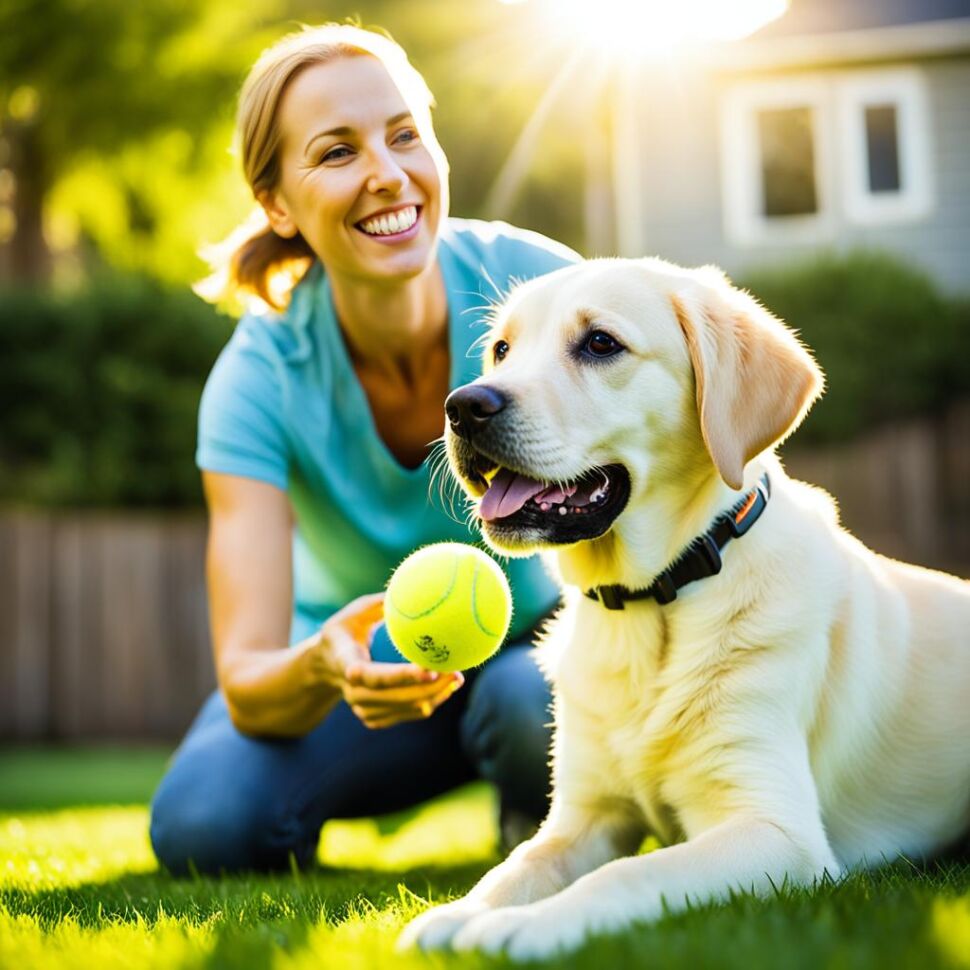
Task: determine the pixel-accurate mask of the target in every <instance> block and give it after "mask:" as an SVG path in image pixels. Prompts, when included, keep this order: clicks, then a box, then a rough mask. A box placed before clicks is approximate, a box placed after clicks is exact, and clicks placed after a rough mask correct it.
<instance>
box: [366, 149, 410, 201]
mask: <svg viewBox="0 0 970 970" xmlns="http://www.w3.org/2000/svg"><path fill="white" fill-rule="evenodd" d="M408 181H409V179H408V176H407V173H406V172H405V171H404V169H403V168H401V166H400V165H398V163H397V160H396V159H395V158H394V156H393V155H392V154H391V152H389V151H387V150H386V149H385V150H383V151H377V152H375V153H374V155H373V160H372V162H371V172H370V175H369V176H368V179H367V190H368V191H369V192H373V193H375V194H377V193H390V194H391V195H397V194H398V193H400V192H401V191H403V190H404V189H405V188H406V187H407V184H408Z"/></svg>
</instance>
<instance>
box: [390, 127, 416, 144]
mask: <svg viewBox="0 0 970 970" xmlns="http://www.w3.org/2000/svg"><path fill="white" fill-rule="evenodd" d="M417 140H418V133H417V132H416V131H415V130H414V129H413V128H405V129H404V130H403V131H399V132H398V133H397V134H396V135H395V136H394V143H395V144H397V145H409V144H410V143H411V142H413V141H417Z"/></svg>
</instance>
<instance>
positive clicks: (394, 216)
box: [151, 25, 577, 872]
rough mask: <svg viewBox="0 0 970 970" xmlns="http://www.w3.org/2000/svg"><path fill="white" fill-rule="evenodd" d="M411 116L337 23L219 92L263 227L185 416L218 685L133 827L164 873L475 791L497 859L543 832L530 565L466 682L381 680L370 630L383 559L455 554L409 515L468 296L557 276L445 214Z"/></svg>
mask: <svg viewBox="0 0 970 970" xmlns="http://www.w3.org/2000/svg"><path fill="white" fill-rule="evenodd" d="M431 105H432V98H431V94H430V92H429V91H428V88H427V86H426V85H425V83H424V81H423V79H422V78H421V76H420V75H419V74H418V73H417V71H415V69H414V68H413V67H412V66H411V65H410V64H409V63H408V60H407V57H406V56H405V54H404V52H403V51H402V50H401V48H400V47H398V46H397V45H396V44H394V43H393V41H391V40H389V39H388V38H387V37H384V36H382V35H379V34H375V33H372V32H370V31H366V30H362V29H360V28H357V27H350V26H344V25H326V26H323V27H318V28H307V29H306V30H304V31H302V32H300V33H297V34H293V35H290V36H289V37H285V38H283V40H281V41H280V42H279V43H278V44H277V45H275V46H274V47H272V48H270V49H269V50H268V51H266V52H265V53H264V54H263V56H262V57H261V58H260V60H259V61H258V62H257V64H256V66H255V67H254V68H253V70H252V72H251V74H250V76H249V77H248V79H247V80H246V83H245V85H244V87H243V90H242V94H241V98H240V105H239V115H238V129H239V136H240V148H241V152H240V154H241V156H242V162H243V169H244V172H245V174H246V178H247V181H248V182H249V185H250V187H251V188H252V191H253V195H254V197H255V199H256V201H257V203H258V204H259V209H258V212H259V221H258V222H257V223H250V224H247V225H246V226H245V227H243V230H242V231H241V235H240V236H239V237H238V238H234V239H233V240H232V245H231V247H230V251H229V253H228V258H227V261H226V264H225V266H224V267H223V269H224V275H223V277H222V279H221V283H220V285H221V289H222V291H223V292H224V293H230V294H235V295H242V296H244V297H249V298H252V297H258V298H259V302H258V304H256V305H255V306H254V307H252V309H251V311H250V312H248V313H246V315H245V316H244V317H243V318H242V320H241V321H240V323H239V325H238V327H237V328H236V331H235V333H234V335H233V337H232V339H231V340H230V341H229V343H228V345H227V346H226V347H225V349H224V350H223V352H222V354H221V355H220V357H219V360H218V361H217V362H216V364H215V367H214V368H213V370H212V373H211V375H210V376H209V379H208V382H207V383H206V387H205V391H204V393H203V396H202V403H201V407H200V414H199V445H198V451H197V455H196V462H197V464H198V466H199V468H200V469H201V470H202V475H203V484H204V487H205V495H206V501H207V504H208V507H209V512H210V532H209V544H208V552H207V579H208V594H209V606H210V617H211V625H212V636H213V647H214V653H215V659H216V670H217V674H218V680H219V687H220V689H219V691H218V692H216V693H215V694H214V695H213V696H212V697H211V698H210V699H209V701H208V702H207V703H206V705H205V707H204V709H203V711H202V713H201V714H200V715H199V717H198V719H197V720H196V723H195V724H194V725H193V726H192V728H191V729H190V731H189V734H188V737H187V738H186V740H185V742H184V743H183V745H182V747H181V748H180V749H179V752H178V754H177V756H176V758H175V760H174V762H173V764H172V766H171V769H170V770H169V772H168V774H167V775H166V777H165V779H164V780H163V782H162V784H161V787H160V788H159V790H158V792H157V794H156V796H155V800H154V804H153V807H152V827H151V833H152V842H153V845H154V847H155V851H156V853H157V854H158V856H159V858H160V859H161V860H162V862H163V863H165V864H166V865H167V866H168V867H169V868H170V869H172V870H173V871H176V872H184V871H187V870H189V869H190V867H191V866H192V865H194V866H195V868H197V869H199V870H201V871H216V870H219V869H240V868H280V867H285V866H287V865H288V864H289V859H290V858H291V857H293V858H295V859H296V861H297V862H298V863H299V864H307V863H309V862H310V861H311V860H312V858H313V856H314V849H315V847H316V843H317V838H318V835H319V832H320V827H321V825H322V824H323V822H324V821H325V820H326V819H328V818H333V817H341V818H347V817H355V816H360V815H375V814H381V813H385V812H389V811H394V810H396V809H400V808H404V807H408V806H411V805H414V804H416V803H418V802H421V801H423V800H425V799H427V798H429V797H431V796H433V795H436V794H438V793H440V792H442V791H445V790H448V789H450V788H454V787H456V786H458V785H460V784H463V783H464V782H466V781H470V780H472V779H474V778H478V777H484V778H486V779H488V780H489V781H491V782H493V783H494V784H495V785H496V786H497V788H498V790H499V795H500V799H499V802H500V808H501V812H502V816H503V820H504V830H505V838H506V840H507V842H508V843H512V842H514V841H516V840H517V839H518V838H521V837H522V836H523V835H524V834H525V833H526V829H527V828H528V827H530V826H533V825H535V824H536V823H537V822H538V821H539V820H540V819H541V817H542V815H543V814H544V812H545V808H546V804H547V793H548V789H549V774H548V771H549V769H548V743H549V730H548V727H547V725H548V721H549V711H548V704H549V690H548V687H547V685H546V683H545V681H544V680H543V678H542V676H541V674H540V673H539V671H538V668H537V666H536V664H535V661H534V659H533V655H532V651H531V650H529V649H528V647H529V643H530V639H531V634H532V631H533V629H534V628H535V626H536V625H537V624H538V623H539V622H540V621H541V620H542V619H543V618H544V617H545V616H546V615H547V614H548V613H549V611H550V610H551V609H552V608H553V606H554V605H555V603H556V600H557V595H558V594H557V591H556V589H555V587H554V586H553V585H552V583H551V582H550V581H549V579H548V578H547V577H546V576H545V573H544V572H543V570H542V568H541V566H540V565H539V564H538V563H537V562H536V561H534V560H522V561H521V562H516V563H514V564H511V565H510V566H509V567H508V573H509V578H510V581H511V585H512V589H513V593H514V597H515V617H514V620H513V624H512V628H511V631H510V635H509V639H510V640H511V641H512V642H511V643H510V644H508V645H507V646H505V647H504V649H502V650H501V651H500V652H499V653H498V654H496V655H495V656H494V657H492V659H490V660H489V661H488V663H487V664H486V665H485V666H484V667H482V668H479V669H477V670H474V671H470V672H468V675H467V678H466V677H464V676H463V675H462V674H461V673H445V674H434V673H431V672H429V671H425V670H422V669H420V668H419V667H416V666H414V665H412V664H408V663H403V662H401V660H402V658H401V657H400V656H398V655H396V654H395V653H394V651H393V648H391V646H390V642H389V640H388V638H387V635H386V632H385V630H384V628H383V624H382V623H381V619H382V614H383V609H382V599H383V594H382V593H381V592H380V591H381V590H382V589H383V588H384V586H385V584H386V583H387V581H388V579H389V577H390V575H391V573H392V572H393V571H394V568H395V567H396V566H397V564H398V563H399V562H400V561H401V560H402V559H404V558H405V557H406V556H407V555H409V554H410V553H411V552H413V551H414V550H415V549H416V548H418V547H419V546H423V545H426V544H430V543H433V542H443V541H458V542H469V541H474V540H475V539H476V538H477V536H476V535H475V534H474V533H473V532H472V531H471V529H470V526H469V525H468V524H467V523H466V522H464V521H461V520H459V519H457V518H456V517H455V516H454V515H453V514H450V511H449V510H447V509H445V508H444V507H443V506H442V505H440V504H434V503H432V502H431V501H429V490H430V486H431V483H432V475H431V468H430V465H429V461H428V459H429V458H430V457H431V456H432V454H433V452H432V448H431V446H432V444H433V443H434V442H435V441H436V439H440V438H441V436H442V433H443V431H444V423H445V420H444V402H445V398H446V397H447V395H448V393H449V391H450V390H452V389H453V388H455V387H457V386H458V385H460V384H465V383H468V382H469V381H471V380H473V379H474V378H475V377H477V376H478V372H479V361H478V360H477V359H476V357H475V356H474V354H472V353H471V348H472V346H473V344H474V343H475V338H476V337H477V336H478V335H479V332H480V327H481V326H482V324H483V323H484V317H485V315H486V312H487V310H488V303H489V296H490V295H492V294H495V293H496V292H497V293H498V294H502V293H504V292H505V291H507V290H508V289H509V288H510V287H511V285H512V283H513V280H526V279H530V278H532V277H535V276H539V275H542V274H544V273H548V272H550V271H551V270H554V269H558V268H559V267H561V266H563V265H565V264H567V263H570V262H572V261H574V260H575V259H576V258H577V257H576V255H575V254H574V253H572V252H570V251H569V250H567V249H565V248H564V247H561V246H559V245H557V244H556V243H553V242H552V241H551V240H548V239H544V238H542V237H541V236H538V235H536V234H534V233H527V232H523V231H521V230H516V229H513V228H512V227H510V226H507V225H504V224H498V223H492V224H488V223H480V222H472V221H468V220H461V219H453V218H449V216H448V165H447V161H446V160H445V157H444V154H443V152H442V150H441V147H440V146H439V145H438V141H437V139H436V137H435V133H434V129H433V127H432V124H431ZM446 702H447V703H446ZM378 729H379V730H378ZM516 833H517V834H516Z"/></svg>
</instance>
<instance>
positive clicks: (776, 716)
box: [401, 260, 970, 959]
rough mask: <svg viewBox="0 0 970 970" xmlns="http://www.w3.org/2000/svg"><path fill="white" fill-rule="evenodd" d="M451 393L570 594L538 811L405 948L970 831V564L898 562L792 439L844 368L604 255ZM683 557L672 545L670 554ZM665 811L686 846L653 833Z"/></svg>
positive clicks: (525, 546)
mask: <svg viewBox="0 0 970 970" xmlns="http://www.w3.org/2000/svg"><path fill="white" fill-rule="evenodd" d="M486 360H487V366H486V374H485V376H484V377H482V378H480V379H479V380H478V381H476V382H474V383H473V384H470V385H467V386H466V387H464V388H460V389H459V390H457V391H455V392H454V393H453V394H452V395H451V397H450V398H449V400H448V405H447V409H448V417H449V423H450V427H449V430H448V432H447V445H448V451H449V458H450V461H451V464H452V468H453V470H454V472H455V473H456V474H457V476H458V477H459V478H460V479H461V481H462V483H463V485H464V487H465V489H466V491H467V492H468V493H469V494H470V495H471V496H472V497H473V498H474V499H476V500H479V504H478V514H479V516H480V518H481V520H482V527H483V531H484V534H485V537H486V539H487V541H488V542H489V543H490V544H491V545H492V546H493V547H494V548H495V549H497V550H499V551H500V552H503V553H506V554H508V555H512V556H516V555H528V554H530V553H533V552H534V551H535V550H537V549H541V550H545V551H546V553H547V558H548V561H549V563H550V564H551V566H552V567H553V568H554V569H555V571H556V572H557V573H558V575H559V577H560V578H561V581H562V583H563V586H564V591H565V592H564V596H565V605H564V608H563V609H562V611H561V612H560V613H559V615H558V617H557V618H556V620H555V621H554V623H553V625H552V627H551V628H550V630H549V632H548V634H547V635H546V637H545V638H544V641H543V642H542V644H541V645H540V647H539V649H540V651H541V658H542V663H543V667H544V669H545V671H546V672H547V674H548V676H549V677H550V678H551V680H552V682H553V684H554V690H555V746H554V755H553V776H554V781H553V798H552V807H551V809H550V812H549V815H548V818H547V819H546V820H545V822H544V823H543V824H542V826H541V828H540V829H539V831H538V833H537V834H536V835H535V836H534V837H533V838H532V839H531V840H529V841H528V842H525V843H523V844H522V845H520V846H519V847H518V848H517V849H515V851H513V852H512V854H511V855H510V856H509V857H508V858H507V859H506V860H505V861H504V862H502V863H501V864H500V865H499V866H497V867H496V868H495V869H493V870H492V871H491V872H489V873H488V874H487V875H486V876H485V877H484V878H483V879H482V880H481V881H480V882H479V883H478V885H476V886H475V887H474V889H472V891H471V892H470V893H469V894H468V895H467V896H465V897H464V898H462V899H459V900H457V901H455V902H452V903H449V904H447V905H444V906H440V907H437V908H434V909H431V910H429V911H428V912H426V913H424V914H422V915H421V916H420V917H418V918H417V919H416V920H414V921H413V922H412V923H411V924H410V925H409V926H408V927H406V929H405V931H404V934H403V936H402V937H401V945H402V946H408V945H418V946H420V947H422V948H424V949H434V948H442V947H449V946H450V947H452V948H454V949H456V950H469V949H481V950H484V951H488V952H499V951H504V952H506V953H508V954H509V955H511V956H512V957H513V958H516V959H529V958H542V957H547V956H549V955H551V954H553V953H556V952H562V951H565V950H570V949H573V948H575V947H577V946H578V945H579V944H580V943H581V942H582V941H583V939H584V938H585V937H586V936H587V934H589V933H596V932H610V931H616V930H620V929H623V928H624V927H628V926H630V925H631V924H632V923H633V922H635V921H637V922H643V921H650V920H656V919H658V918H659V917H660V916H661V914H662V912H663V910H664V908H665V907H666V908H667V909H668V910H677V909H680V908H682V907H684V906H685V905H687V904H688V903H693V902H699V901H706V900H717V899H724V898H725V897H727V896H728V894H729V893H731V892H732V891H735V890H739V889H740V890H753V891H754V892H769V891H771V889H772V887H773V886H780V885H782V884H783V883H786V882H787V884H789V885H793V884H794V885H810V884H812V883H813V881H815V880H818V879H819V878H820V877H822V876H823V874H825V873H828V874H830V875H832V876H836V875H838V874H840V873H842V872H844V871H846V870H848V869H851V868H853V867H858V866H865V865H871V864H878V863H880V862H882V861H884V860H887V859H893V858H894V857H895V856H897V854H899V853H905V854H910V855H917V856H924V855H928V854H931V853H934V852H936V851H938V850H941V849H943V848H945V847H947V846H948V845H950V844H952V843H954V842H955V841H957V840H958V839H959V838H960V837H961V836H962V834H963V833H965V832H966V831H967V829H968V827H970V740H968V739H970V583H967V582H964V581H962V580H959V579H956V578H954V577H951V576H947V575H944V574H942V573H936V572H931V571H929V570H926V569H920V568H918V567H915V566H909V565H904V564H902V563H898V562H894V561H892V560H889V559H886V558H884V557H882V556H878V555H876V554H874V553H872V552H870V551H869V550H867V549H866V548H865V547H864V546H863V545H862V544H860V543H859V542H858V541H857V540H855V539H854V538H852V536H850V535H848V534H847V533H846V532H845V531H844V530H842V529H841V528H840V527H839V523H838V514H837V511H836V507H835V503H834V502H833V501H832V499H831V498H830V497H829V496H828V495H827V494H826V493H824V492H822V491H821V490H820V489H817V488H814V487H812V486H809V485H805V484H803V483H801V482H797V481H794V480H792V479H789V478H788V477H787V476H786V475H785V473H784V471H783V469H782V467H781V465H780V463H779V462H778V460H777V459H776V458H775V457H774V455H773V449H774V447H775V445H777V444H778V442H779V441H781V440H782V439H783V438H784V437H785V436H786V435H787V434H788V433H789V432H791V431H792V430H793V429H794V428H795V426H796V425H797V424H798V423H799V421H800V420H801V419H802V417H803V416H804V414H805V412H806V410H807V409H808V408H809V406H810V405H811V404H812V402H813V400H814V399H815V398H816V397H817V396H818V394H819V393H820V391H821V387H822V377H821V374H820V372H819V370H818V368H817V367H816V365H815V363H814V362H813V360H812V358H811V357H810V356H809V354H808V353H807V352H806V350H805V349H804V347H802V345H801V344H800V343H799V342H798V340H797V339H796V338H795V337H794V335H793V334H792V333H791V332H790V331H789V330H788V329H786V327H785V326H784V325H783V324H782V323H781V322H780V321H779V320H777V319H775V318H774V317H772V316H771V315H770V314H769V313H768V312H767V311H766V310H765V309H764V308H762V307H761V306H759V305H758V304H757V303H756V302H755V301H754V300H753V299H752V298H751V297H750V296H748V295H747V294H745V293H742V292H740V291H739V290H737V289H735V288H734V287H732V286H731V285H730V284H729V283H728V281H727V280H726V279H725V278H724V276H723V275H722V274H720V273H719V272H718V271H717V270H714V269H711V268H705V269H701V270H684V269H680V268H678V267H676V266H673V265H671V264H668V263H665V262H662V261H659V260H641V261H632V260H599V261H592V262H587V263H583V264H579V265H576V266H573V267H569V268H567V269H563V270H560V271H559V272H556V273H554V274H552V275H550V276H546V277H543V278H541V279H539V280H536V281H534V282H532V283H529V284H526V285H524V286H522V287H520V288H519V289H517V290H516V291H515V292H514V293H513V294H512V296H511V298H510V300H509V302H508V303H507V304H506V305H505V306H504V307H503V308H502V309H501V311H500V312H499V314H498V316H497V319H496V321H495V324H494V328H493V331H492V333H491V335H490V343H489V344H488V345H487V350H486ZM671 567H673V568H671ZM647 833H654V834H655V835H656V836H658V837H659V839H660V840H661V841H662V842H663V843H664V844H665V845H666V846H667V847H666V848H662V849H659V850H657V851H655V852H652V853H649V854H646V855H634V854H633V853H635V852H636V850H637V847H638V846H639V845H640V843H641V840H642V839H643V838H644V835H645V834H647Z"/></svg>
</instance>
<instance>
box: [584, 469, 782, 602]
mask: <svg viewBox="0 0 970 970" xmlns="http://www.w3.org/2000/svg"><path fill="white" fill-rule="evenodd" d="M770 495H771V482H770V481H769V479H768V474H767V472H766V473H765V474H764V475H763V476H762V478H761V481H760V482H758V484H757V485H756V486H755V487H754V488H753V489H752V490H751V491H750V492H748V493H747V494H746V495H745V496H744V498H742V499H741V501H740V502H738V503H737V505H735V506H734V507H733V508H732V509H731V510H730V511H728V512H725V513H724V514H723V515H719V516H718V517H717V518H716V519H715V520H714V525H712V526H711V528H710V529H708V530H707V532H705V533H704V534H703V535H701V536H698V537H697V538H696V539H694V540H693V542H691V543H690V545H689V546H688V547H687V548H686V549H685V550H684V552H683V554H682V555H681V557H680V558H679V559H678V560H677V561H676V562H675V563H674V564H673V565H672V566H669V567H668V568H667V569H665V570H664V571H663V572H662V573H661V574H660V575H659V576H658V577H657V578H656V579H655V580H654V581H653V582H652V583H651V584H650V586H648V587H647V588H646V589H627V588H626V586H596V587H594V588H593V589H588V590H586V595H587V596H588V597H589V598H590V599H591V600H598V601H599V602H600V603H602V604H603V605H604V606H605V607H606V608H607V609H608V610H622V609H623V608H624V606H623V604H624V603H626V602H628V601H630V600H646V599H655V600H656V601H657V602H658V603H659V604H660V605H661V606H663V605H664V604H666V603H672V602H673V601H674V600H675V599H677V590H678V589H680V588H681V587H682V586H686V585H687V584H688V583H693V582H694V581H695V580H697V579H706V578H707V577H708V576H716V575H717V574H718V573H719V572H720V571H721V550H722V549H723V548H724V547H725V546H726V545H727V544H728V543H729V542H730V541H731V540H732V539H740V538H741V536H743V535H744V534H745V533H746V532H747V531H748V529H750V528H751V526H753V525H754V524H755V522H757V521H758V518H759V517H760V515H761V513H762V512H764V510H765V506H766V505H767V504H768V498H769V496H770Z"/></svg>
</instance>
